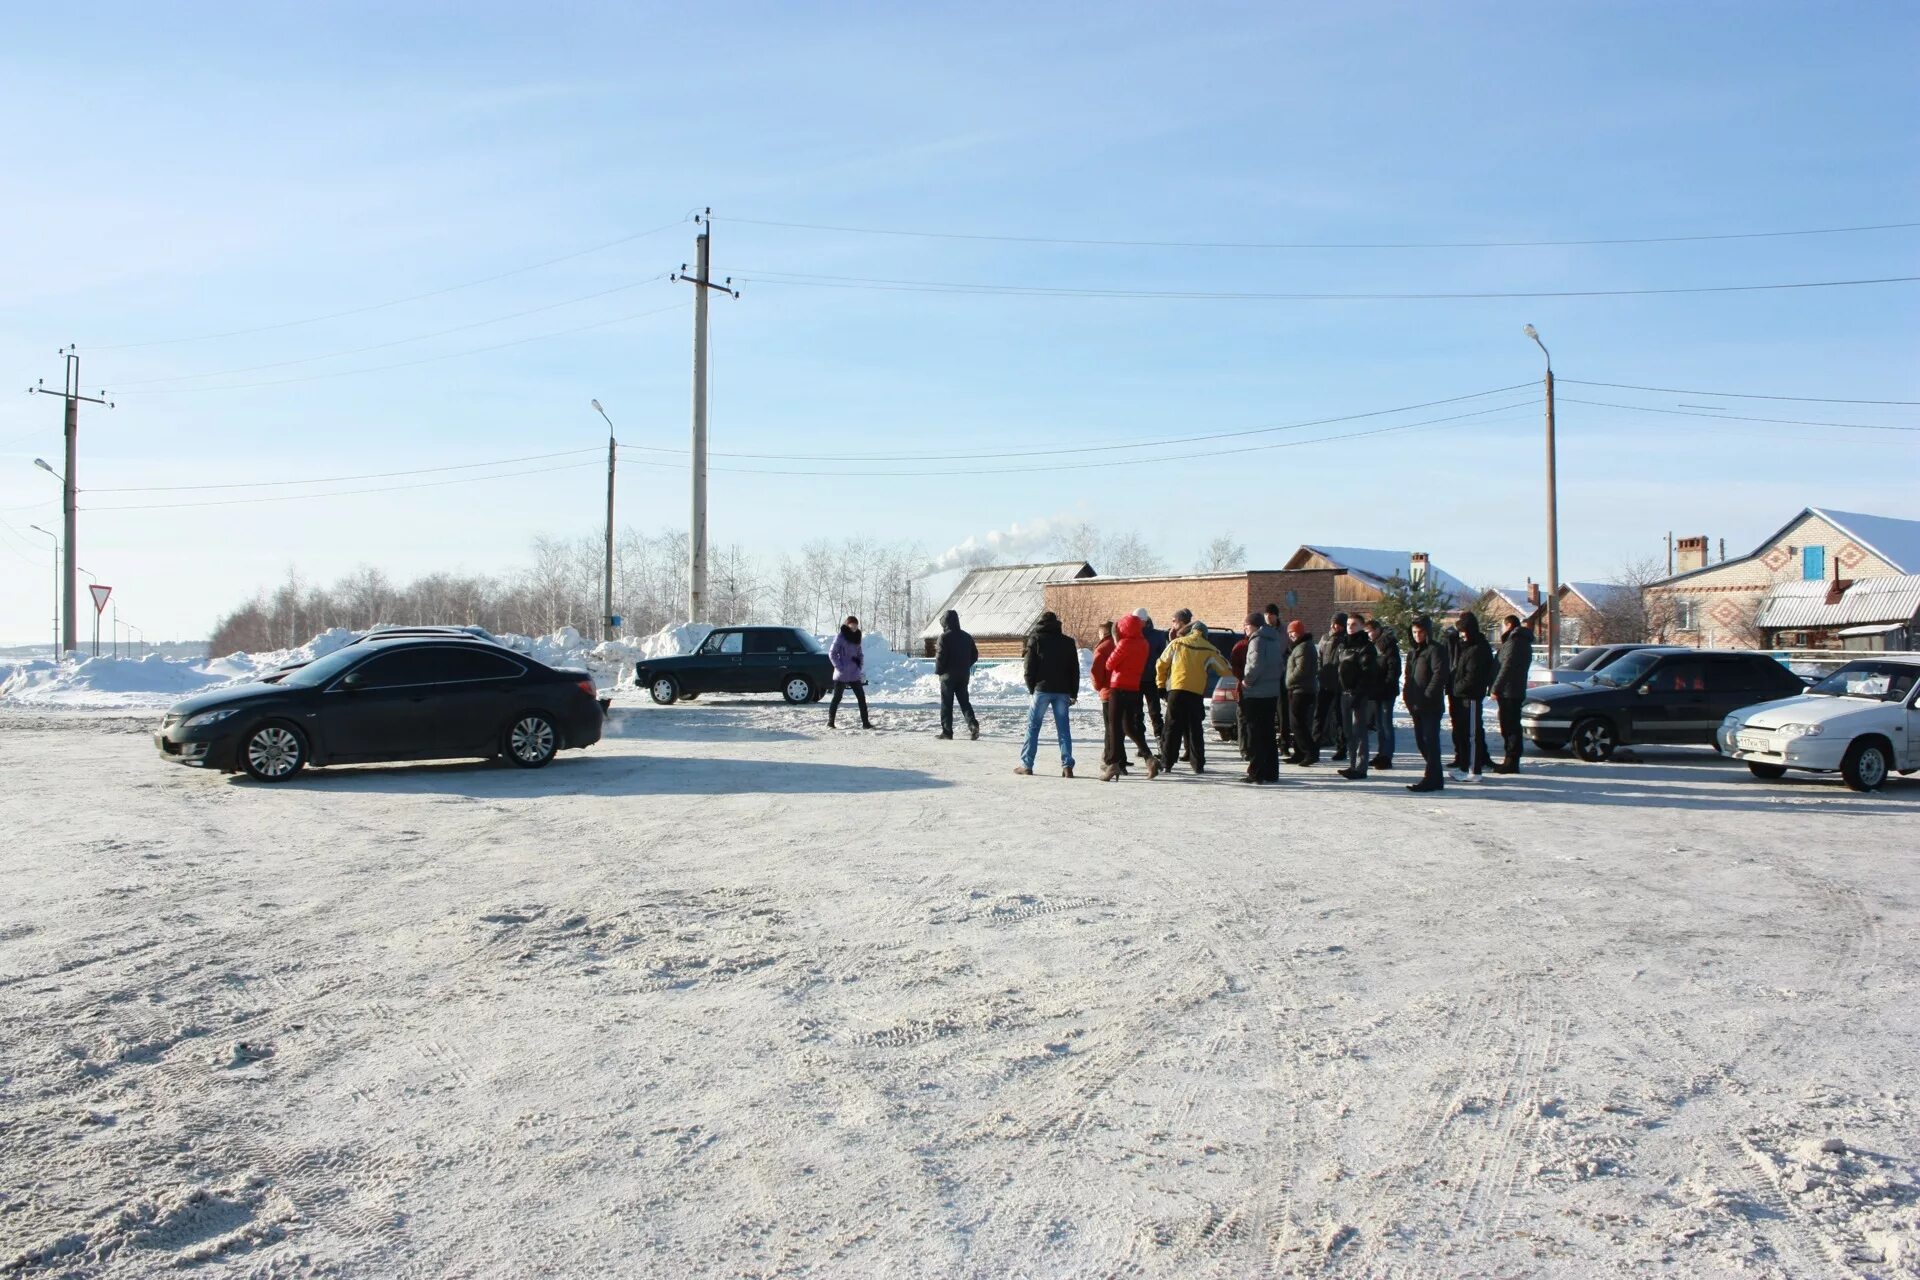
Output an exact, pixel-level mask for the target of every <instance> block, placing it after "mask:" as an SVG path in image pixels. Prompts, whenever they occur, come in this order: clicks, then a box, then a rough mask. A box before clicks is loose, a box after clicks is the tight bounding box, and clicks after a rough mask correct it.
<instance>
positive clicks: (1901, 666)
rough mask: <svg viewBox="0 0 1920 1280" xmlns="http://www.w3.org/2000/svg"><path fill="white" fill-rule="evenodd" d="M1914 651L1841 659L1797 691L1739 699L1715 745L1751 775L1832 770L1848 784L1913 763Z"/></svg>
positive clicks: (1867, 782) (1917, 761) (1918, 715)
mask: <svg viewBox="0 0 1920 1280" xmlns="http://www.w3.org/2000/svg"><path fill="white" fill-rule="evenodd" d="M1916 703H1920V653H1886V654H1876V655H1874V656H1873V657H1871V658H1859V659H1856V660H1854V661H1852V662H1849V663H1847V664H1846V665H1845V666H1843V667H1841V668H1840V669H1839V670H1838V671H1836V672H1834V673H1833V674H1832V675H1830V676H1828V677H1827V678H1826V679H1824V680H1822V681H1820V682H1819V683H1818V684H1816V685H1814V686H1813V687H1812V688H1810V689H1808V690H1807V691H1806V692H1805V693H1804V694H1801V695H1800V696H1798V697H1794V698H1783V699H1781V700H1780V701H1777V702H1762V703H1759V704H1757V705H1755V706H1751V707H1742V708H1741V709H1740V710H1738V711H1736V712H1734V713H1733V714H1732V715H1730V716H1728V717H1727V718H1726V719H1725V720H1724V721H1722V722H1721V724H1720V729H1719V731H1718V733H1717V734H1716V735H1715V737H1716V739H1717V741H1718V742H1719V745H1720V749H1721V750H1722V751H1724V752H1726V753H1727V754H1728V755H1730V756H1732V757H1733V758H1734V759H1736V760H1744V761H1746V762H1747V768H1749V769H1751V770H1753V773H1754V776H1755V777H1759V778H1778V777H1780V776H1781V775H1783V774H1784V773H1786V771H1787V770H1789V769H1806V770H1810V771H1812V772H1815V773H1833V772H1835V771H1838V772H1839V774H1840V776H1841V777H1843V778H1845V779H1846V780H1847V785H1848V786H1849V787H1852V788H1853V789H1854V790H1855V791H1872V790H1873V789H1874V788H1876V787H1878V786H1879V785H1880V784H1881V783H1883V782H1885V781H1886V780H1887V775H1888V774H1889V773H1902V774H1906V773H1912V772H1913V771H1914V770H1916V769H1920V706H1916Z"/></svg>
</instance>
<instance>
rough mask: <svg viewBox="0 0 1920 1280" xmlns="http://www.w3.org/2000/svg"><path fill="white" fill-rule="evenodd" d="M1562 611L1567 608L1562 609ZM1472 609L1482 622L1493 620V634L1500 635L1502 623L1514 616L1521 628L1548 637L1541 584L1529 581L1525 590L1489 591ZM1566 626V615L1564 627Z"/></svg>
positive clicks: (1489, 589)
mask: <svg viewBox="0 0 1920 1280" xmlns="http://www.w3.org/2000/svg"><path fill="white" fill-rule="evenodd" d="M1561 608H1562V610H1564V609H1565V608H1566V606H1565V604H1564V603H1563V604H1562V605H1561ZM1472 609H1473V611H1474V612H1475V613H1477V614H1479V615H1480V617H1481V618H1482V619H1483V620H1491V621H1492V622H1493V624H1494V626H1493V627H1492V628H1491V629H1490V634H1494V635H1498V634H1499V623H1500V619H1502V618H1504V617H1506V616H1507V615H1508V614H1514V615H1516V616H1517V617H1518V618H1519V619H1520V625H1521V626H1523V627H1525V628H1527V629H1528V630H1529V631H1532V632H1533V633H1534V634H1535V635H1537V636H1544V635H1545V634H1546V633H1547V629H1546V617H1547V601H1546V597H1545V596H1543V595H1542V594H1541V592H1540V584H1539V583H1537V582H1531V581H1529V582H1528V583H1527V585H1526V586H1524V587H1488V588H1487V589H1486V590H1485V591H1482V592H1481V593H1480V595H1479V596H1478V597H1477V598H1476V599H1475V600H1474V602H1473V605H1472ZM1565 625H1566V617H1565V614H1564V612H1563V613H1562V615H1561V626H1562V627H1563V628H1564V627H1565Z"/></svg>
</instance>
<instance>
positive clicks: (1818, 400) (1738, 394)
mask: <svg viewBox="0 0 1920 1280" xmlns="http://www.w3.org/2000/svg"><path fill="white" fill-rule="evenodd" d="M1559 381H1561V382H1566V383H1572V384H1576V385H1578V386H1582V387H1612V388H1613V389H1614V390H1616V391H1664V392H1666V393H1668V394H1670V395H1677V396H1725V397H1727V398H1728V399H1733V400H1794V401H1798V402H1800V403H1802V404H1892V405H1920V400H1843V399H1841V398H1839V397H1838V396H1769V395H1762V394H1760V393H1759V392H1757V391H1699V390H1694V389H1692V388H1688V387H1643V386H1640V385H1639V384H1638V383H1633V382H1588V381H1586V380H1585V379H1582V378H1561V379H1559Z"/></svg>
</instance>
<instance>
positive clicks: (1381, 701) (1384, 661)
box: [1367, 618, 1400, 769]
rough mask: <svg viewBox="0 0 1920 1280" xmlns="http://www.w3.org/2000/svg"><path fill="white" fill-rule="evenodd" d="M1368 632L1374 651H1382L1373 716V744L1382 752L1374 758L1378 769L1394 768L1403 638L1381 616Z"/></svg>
mask: <svg viewBox="0 0 1920 1280" xmlns="http://www.w3.org/2000/svg"><path fill="white" fill-rule="evenodd" d="M1367 636H1368V638H1370V639H1371V640H1372V641H1373V647H1374V651H1375V652H1376V653H1378V654H1379V655H1380V683H1379V685H1378V688H1377V691H1376V693H1375V695H1374V702H1375V705H1376V706H1377V707H1378V708H1379V710H1378V711H1377V713H1376V715H1375V719H1374V733H1375V735H1376V736H1375V738H1374V743H1373V745H1374V748H1375V750H1377V751H1378V752H1379V754H1378V755H1376V756H1374V758H1373V767H1374V768H1376V769H1391V768H1393V746H1394V741H1393V704H1394V703H1395V702H1396V701H1398V700H1399V697H1400V638H1399V637H1398V636H1396V635H1394V634H1393V628H1392V627H1388V626H1383V625H1381V622H1380V619H1378V618H1373V619H1371V620H1369V621H1368V623H1367Z"/></svg>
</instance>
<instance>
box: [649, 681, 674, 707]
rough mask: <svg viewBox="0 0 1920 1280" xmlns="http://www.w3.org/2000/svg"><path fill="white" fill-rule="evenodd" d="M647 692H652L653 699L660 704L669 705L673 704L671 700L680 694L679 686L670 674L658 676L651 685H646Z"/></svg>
mask: <svg viewBox="0 0 1920 1280" xmlns="http://www.w3.org/2000/svg"><path fill="white" fill-rule="evenodd" d="M647 692H648V693H650V694H652V695H653V700H654V701H655V702H657V703H659V704H660V705H661V706H663V707H670V706H672V705H673V700H674V699H675V698H678V697H679V696H680V686H679V684H678V683H677V682H676V681H675V680H674V678H673V677H672V676H658V677H655V679H654V682H653V683H652V684H651V685H648V686H647Z"/></svg>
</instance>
